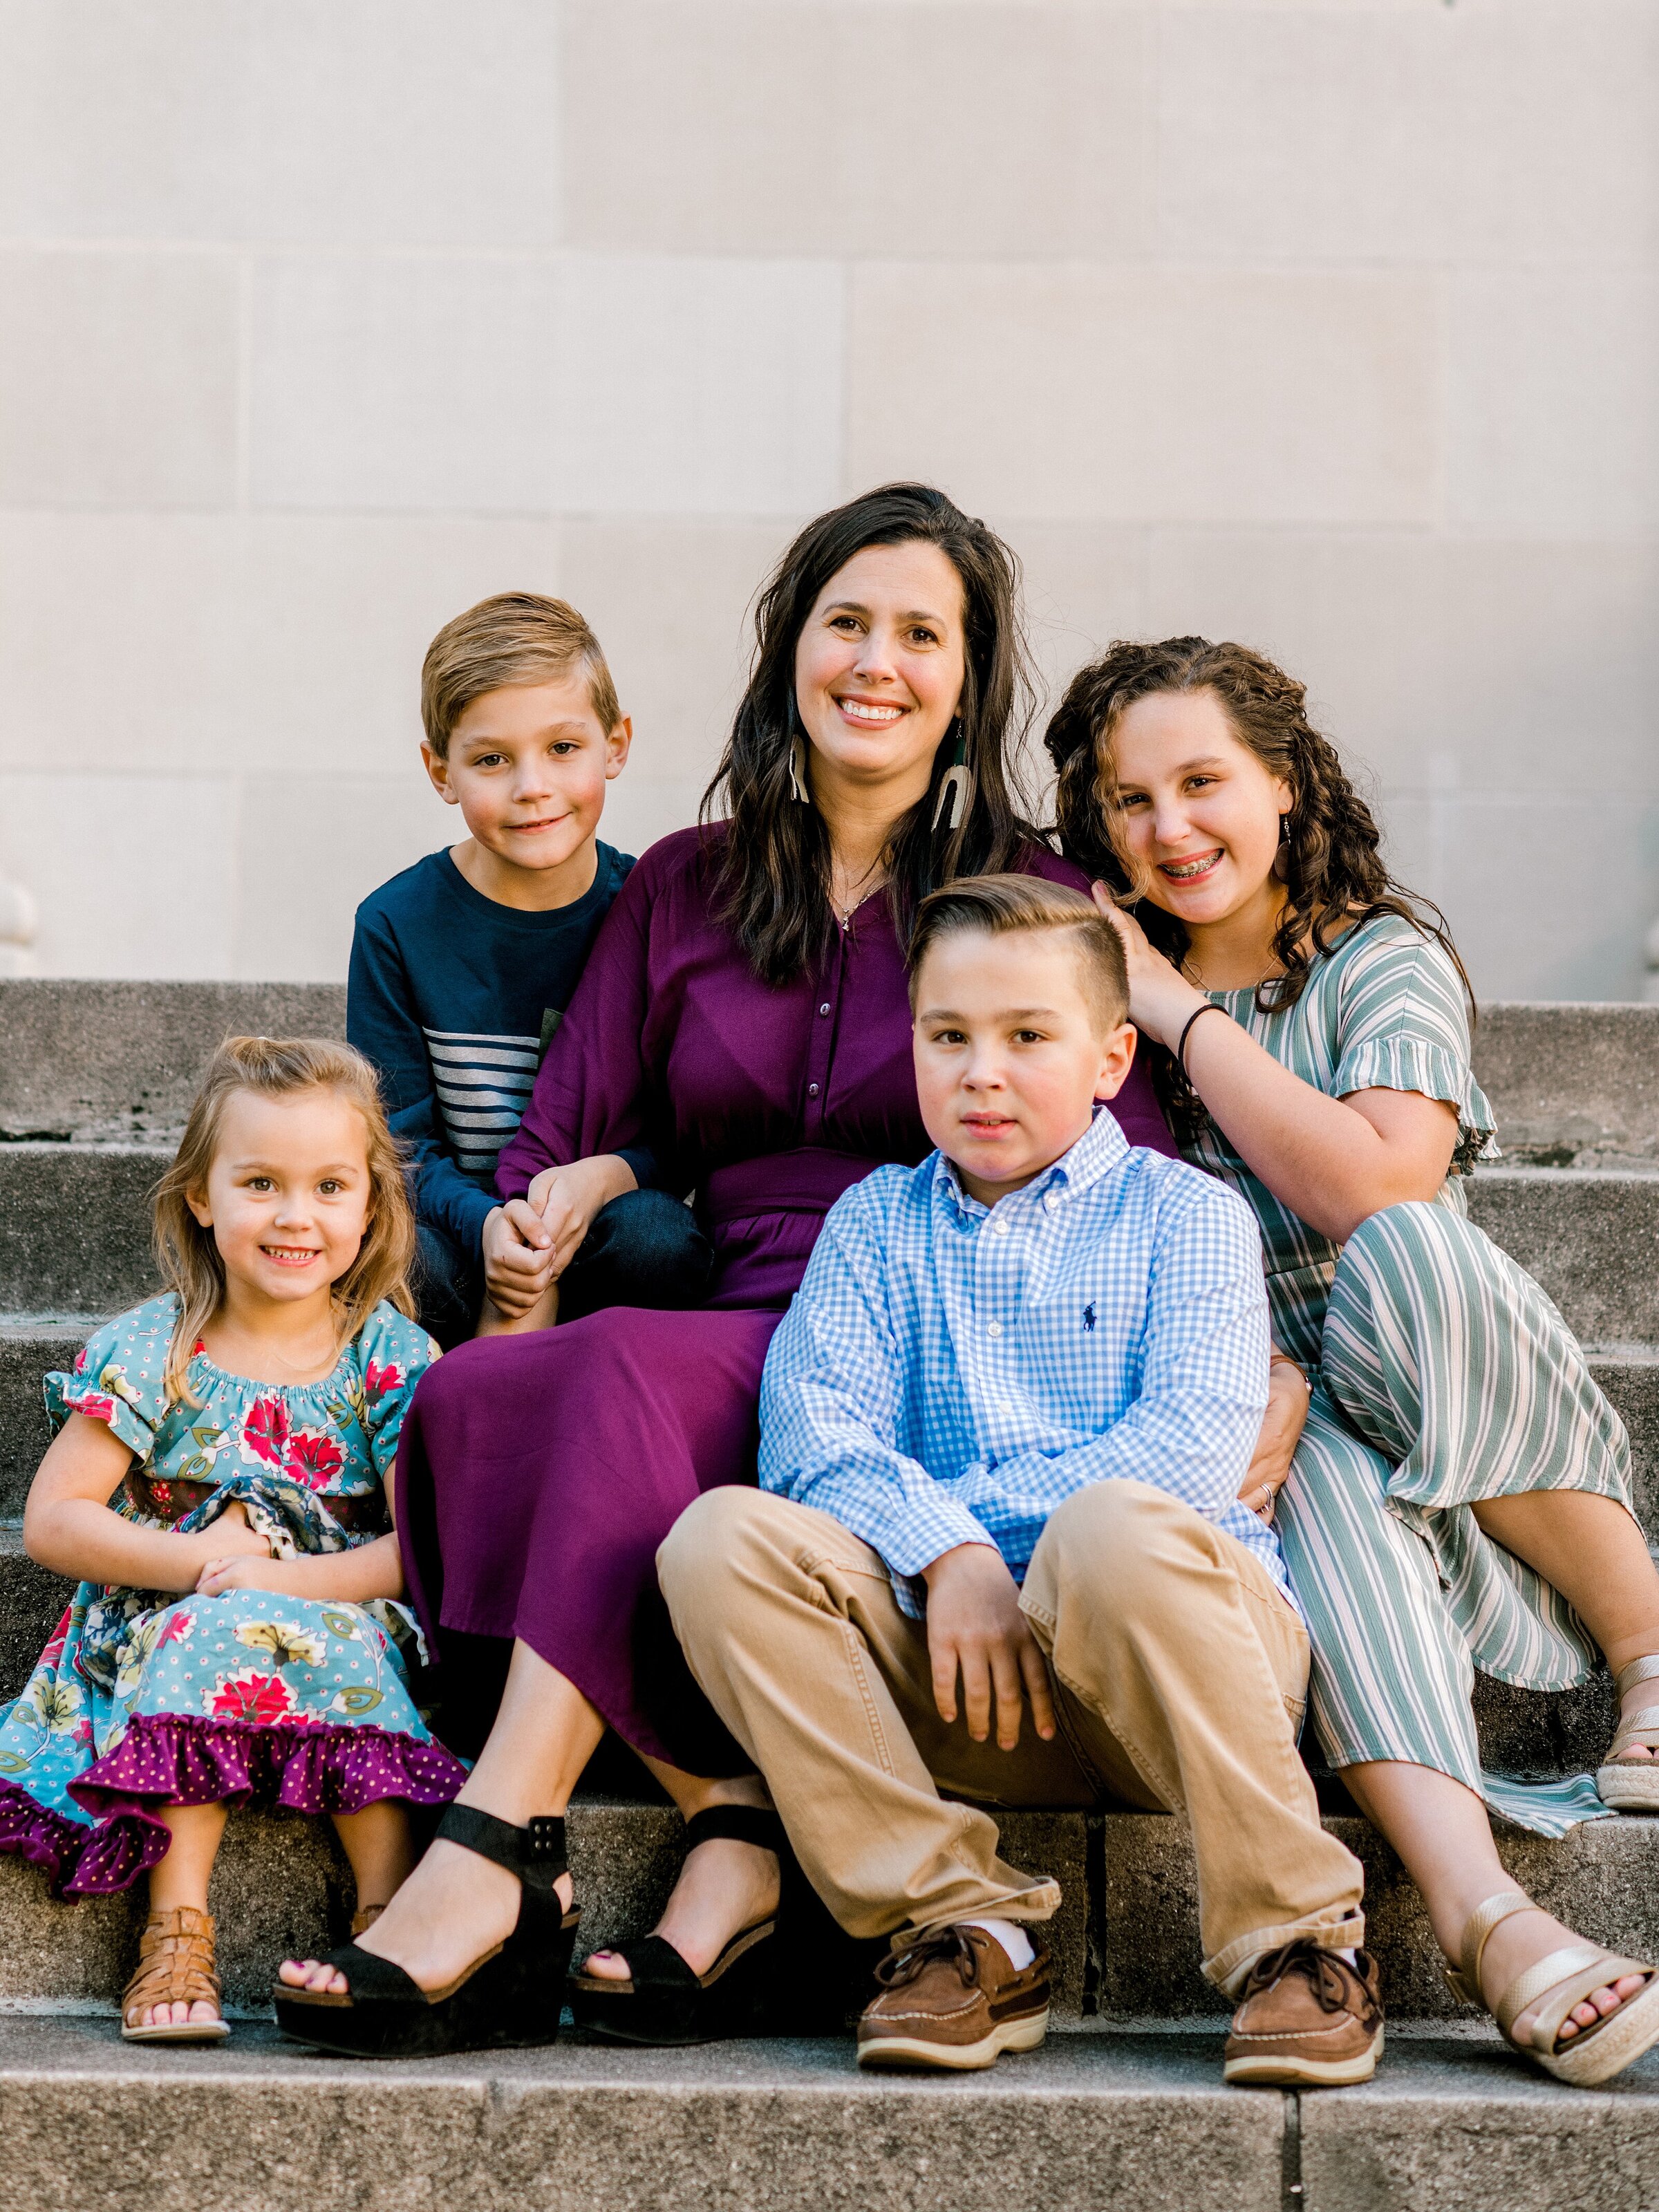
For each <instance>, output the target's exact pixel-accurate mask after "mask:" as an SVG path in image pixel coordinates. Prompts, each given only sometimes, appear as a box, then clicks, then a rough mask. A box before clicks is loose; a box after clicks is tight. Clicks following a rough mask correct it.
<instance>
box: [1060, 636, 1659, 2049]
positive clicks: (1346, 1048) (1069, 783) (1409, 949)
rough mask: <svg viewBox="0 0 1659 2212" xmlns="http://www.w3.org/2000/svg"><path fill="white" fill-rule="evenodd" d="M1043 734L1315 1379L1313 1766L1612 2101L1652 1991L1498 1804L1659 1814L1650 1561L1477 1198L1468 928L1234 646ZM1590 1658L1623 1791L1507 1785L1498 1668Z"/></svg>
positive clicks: (1135, 650)
mask: <svg viewBox="0 0 1659 2212" xmlns="http://www.w3.org/2000/svg"><path fill="white" fill-rule="evenodd" d="M1047 743H1048V750H1049V752H1050V754H1051V755H1052V757H1053V758H1054V764H1055V766H1056V768H1057V769H1059V771H1060V794H1059V811H1060V828H1061V834H1062V838H1063V841H1064V843H1065V848H1066V852H1067V853H1068V854H1070V855H1071V856H1072V857H1073V858H1074V859H1076V860H1080V861H1082V862H1083V863H1084V864H1085V866H1088V867H1089V869H1090V870H1091V873H1092V874H1094V875H1095V876H1097V878H1101V879H1102V881H1101V883H1100V884H1097V897H1099V898H1100V900H1101V902H1102V904H1103V906H1105V907H1106V908H1108V910H1109V911H1110V912H1112V913H1113V914H1114V915H1115V916H1116V920H1117V923H1118V927H1119V929H1120V932H1121V935H1122V937H1123V940H1124V945H1125V950H1126V951H1127V956H1128V964H1129V978H1130V985H1131V992H1132V1002H1131V1013H1132V1017H1133V1019H1134V1021H1135V1022H1136V1023H1137V1024H1139V1027H1140V1029H1141V1030H1143V1031H1144V1032H1145V1033H1146V1035H1147V1036H1149V1037H1150V1038H1152V1040H1154V1041H1155V1042H1157V1043H1158V1044H1161V1045H1163V1046H1164V1047H1165V1048H1166V1049H1167V1051H1168V1052H1169V1053H1170V1054H1173V1055H1174V1060H1173V1062H1172V1063H1166V1066H1170V1077H1169V1083H1170V1090H1171V1091H1172V1093H1173V1096H1172V1098H1171V1101H1170V1104H1171V1109H1172V1110H1171V1121H1172V1126H1174V1127H1175V1128H1176V1135H1177V1138H1178V1139H1179V1140H1180V1141H1181V1144H1182V1151H1183V1152H1184V1153H1185V1156H1186V1157H1187V1158H1188V1159H1190V1160H1192V1161H1194V1162H1195V1163H1196V1164H1199V1165H1200V1166H1202V1167H1205V1168H1207V1169H1208V1170H1211V1172H1212V1173H1213V1174H1216V1175H1218V1176H1221V1177H1222V1178H1223V1179H1224V1180H1225V1181H1226V1182H1231V1183H1232V1184H1233V1186H1234V1187H1235V1188H1237V1190H1239V1191H1240V1192H1241V1193H1242V1194H1243V1196H1244V1197H1245V1198H1247V1199H1248V1200H1249V1201H1250V1203H1251V1204H1252V1205H1253V1206H1254V1207H1255V1212H1256V1215H1257V1218H1258V1219H1259V1220H1260V1222H1261V1234H1262V1243H1263V1246H1264V1248H1265V1253H1266V1261H1267V1278H1268V1293H1269V1297H1270V1300H1271V1303H1272V1308H1273V1323H1274V1337H1275V1340H1276V1342H1277V1343H1278V1344H1279V1346H1281V1347H1283V1348H1284V1349H1285V1351H1287V1352H1289V1353H1290V1354H1291V1356H1292V1357H1293V1358H1295V1359H1296V1360H1297V1363H1298V1364H1301V1365H1302V1366H1303V1368H1304V1371H1305V1373H1306V1375H1307V1377H1308V1381H1309V1385H1310V1405H1309V1409H1308V1422H1307V1427H1306V1429H1305V1431H1304V1435H1303V1440H1302V1443H1301V1445H1300V1446H1299V1448H1298V1449H1297V1455H1296V1459H1295V1462H1294V1467H1293V1470H1292V1473H1291V1478H1290V1480H1289V1482H1288V1483H1287V1485H1286V1486H1285V1491H1284V1493H1283V1497H1282V1498H1281V1500H1280V1502H1279V1532H1280V1534H1281V1537H1282V1539H1283V1541H1284V1546H1285V1556H1286V1559H1287V1560H1288V1561H1289V1564H1290V1567H1291V1575H1292V1577H1293V1578H1294V1581H1295V1583H1296V1587H1297V1594H1298V1595H1299V1596H1300V1598H1301V1600H1302V1602H1303V1605H1304V1608H1305V1610H1306V1613H1307V1616H1308V1624H1309V1629H1310V1635H1311V1638H1312V1643H1313V1655H1314V1656H1313V1677H1312V1698H1311V1702H1312V1708H1313V1713H1314V1717H1315V1722H1316V1727H1317V1729H1318V1733H1319V1735H1320V1738H1321V1740H1322V1745H1323V1747H1324V1749H1325V1750H1326V1752H1327V1753H1328V1755H1329V1757H1330V1759H1331V1761H1332V1763H1333V1764H1334V1765H1336V1766H1338V1767H1340V1769H1341V1770H1342V1778H1343V1780H1344V1782H1345V1783H1346V1785H1347V1787H1348V1789H1349V1790H1350V1792H1351V1793H1352V1796H1353V1797H1354V1799H1355V1800H1356V1802H1358V1804H1359V1806H1360V1807H1361V1808H1362V1809H1363V1810H1364V1813H1365V1814H1367V1815H1368V1816H1369V1818H1370V1820H1371V1821H1372V1822H1373V1823H1374V1825H1375V1826H1376V1827H1377V1828H1379V1829H1380V1830H1381V1831H1382V1832H1383V1835H1384V1836H1385V1837H1386V1838H1388V1840H1389V1843H1390V1844H1393V1846H1394V1847H1395V1850H1397V1851H1398V1852H1399V1854H1400V1856H1401V1858H1402V1859H1403V1860H1404V1862H1405V1863H1406V1865H1407V1868H1408V1869H1410V1871H1411V1873H1412V1875H1413V1878H1414V1879H1415V1880H1416V1881H1417V1883H1418V1885H1419V1888H1420V1889H1421V1891H1422V1893H1423V1896H1424V1899H1425V1903H1426V1905H1427V1907H1428V1911H1429V1917H1430V1919H1431V1923H1432V1924H1433V1927H1434V1931H1435V1934H1436V1936H1437V1938H1438V1940H1439V1942H1440V1945H1441V1948H1442V1949H1443V1951H1444V1952H1445V1953H1446V1954H1447V1956H1448V1958H1449V1960H1455V1961H1456V1962H1457V1972H1456V1978H1455V1979H1454V1984H1453V1985H1454V1988H1455V1989H1456V1990H1457V1993H1458V1994H1459V1995H1460V1996H1461V1995H1467V1996H1468V1997H1469V1998H1470V1999H1471V2000H1474V2001H1477V2002H1481V2003H1483V2004H1486V2005H1489V2006H1490V2007H1491V2008H1492V2010H1493V2011H1494V2012H1495V2013H1496V2014H1497V2016H1498V2022H1499V2025H1500V2027H1502V2028H1503V2029H1504V2033H1505V2034H1506V2035H1508V2036H1509V2038H1510V2041H1511V2042H1512V2043H1514V2044H1515V2045H1516V2046H1517V2047H1519V2048H1522V2049H1524V2050H1525V2051H1527V2052H1528V2055H1529V2056H1530V2057H1533V2058H1534V2059H1535V2060H1536V2061H1537V2062H1538V2063H1540V2064H1541V2065H1542V2066H1543V2067H1544V2068H1545V2069H1546V2070H1547V2071H1548V2072H1550V2073H1552V2074H1554V2075H1558V2076H1559V2077H1560V2078H1562V2079H1564V2080H1567V2081H1579V2082H1589V2081H1602V2080H1605V2079H1607V2077H1608V2076H1609V2075H1612V2074H1614V2073H1617V2072H1619V2071H1620V2070H1621V2069H1622V2068H1624V2067H1625V2066H1626V2065H1628V2064H1629V2063H1631V2061H1632V2059H1633V2058H1635V2057H1637V2056H1638V2054H1639V2053H1640V2052H1641V2051H1644V2050H1646V2049H1647V2048H1648V2047H1649V2046H1650V2045H1651V2044H1653V2043H1655V2042H1656V2041H1659V1975H1656V1973H1655V1970H1654V1969H1653V1968H1652V1967H1651V1966H1646V1965H1644V1964H1643V1963H1642V1962H1640V1961H1637V1960H1627V1959H1620V1958H1618V1957H1615V1956H1614V1955H1613V1954H1611V1953H1609V1952H1606V1951H1602V1950H1601V1949H1599V1948H1596V1947H1595V1946H1592V1945H1589V1944H1586V1943H1583V1942H1580V1940H1579V1939H1578V1938H1577V1936H1574V1935H1573V1934H1572V1933H1571V1931H1570V1930H1569V1929H1565V1928H1564V1927H1562V1926H1561V1925H1560V1924H1559V1923H1558V1922H1556V1921H1554V1920H1553V1919H1552V1918H1551V1917H1550V1916H1549V1915H1548V1914H1547V1913H1546V1912H1544V1911H1541V1910H1539V1909H1538V1908H1536V1907H1534V1906H1533V1905H1531V1904H1530V1902H1529V1900H1528V1899H1527V1898H1526V1897H1525V1896H1524V1895H1523V1894H1522V1893H1521V1892H1519V1891H1517V1890H1516V1888H1515V1887H1514V1885H1513V1884H1512V1883H1511V1882H1510V1880H1509V1879H1508V1877H1507V1876H1506V1875H1505V1874H1504V1869H1503V1866H1502V1864H1501V1863H1500V1862H1499V1860H1498V1854H1497V1850H1496V1849H1495V1847H1494V1844H1493V1841H1492V1828H1491V1824H1490V1820H1489V1814H1488V1808H1490V1810H1491V1811H1493V1812H1496V1813H1498V1814H1501V1815H1502V1816H1503V1817H1504V1818H1505V1819H1506V1820H1510V1821H1512V1822H1515V1823H1516V1824H1517V1825H1519V1826H1522V1827H1526V1828H1530V1829H1532V1830H1534V1832H1537V1833H1540V1834H1542V1835H1548V1836H1559V1835H1561V1834H1563V1833H1565V1831H1566V1829H1567V1828H1569V1827H1570V1826H1572V1825H1573V1824H1574V1823H1575V1822H1576V1821H1578V1820H1585V1819H1591V1818H1595V1817H1597V1816H1599V1815H1601V1814H1606V1813H1607V1811H1608V1810H1609V1809H1611V1808H1627V1809H1630V1810H1638V1809H1641V1810H1651V1809H1654V1808H1656V1807H1659V1763H1656V1760H1655V1758H1654V1756H1653V1754H1654V1753H1655V1751H1656V1749H1659V1725H1656V1724H1659V1711H1645V1710H1644V1708H1646V1707H1649V1706H1651V1705H1656V1704H1659V1692H1656V1690H1655V1688H1654V1687H1653V1683H1654V1680H1655V1678H1659V1573H1656V1571H1655V1568H1654V1565H1653V1562H1652V1560H1651V1559H1650V1557H1649V1554H1648V1549H1647V1545H1646V1541H1645V1540H1644V1536H1643V1534H1642V1531H1641V1529H1640V1528H1639V1527H1638V1523H1637V1522H1636V1520H1635V1518H1634V1516H1633V1514H1632V1509H1631V1496H1630V1451H1629V1444H1628V1442H1627V1439H1626V1436H1625V1432H1624V1429H1623V1427H1622V1425H1621V1424H1620V1420H1619V1419H1618V1416H1617V1415H1616V1414H1615V1413H1613V1409H1612V1407H1610V1406H1609V1405H1608V1404H1607V1401H1606V1399H1605V1398H1604V1397H1603V1396H1602V1395H1601V1392H1600V1391H1599V1390H1598V1389H1597V1388H1596V1386H1595V1383H1594V1382H1593V1381H1592V1380H1591V1378H1590V1376H1589V1371H1588V1370H1587V1368H1586V1366H1585V1364H1584V1360H1583V1354H1582V1353H1581V1352H1580V1350H1579V1348H1578V1346H1577V1343H1576V1342H1575V1341H1574V1340H1573V1338H1572V1337H1571V1334H1569V1332H1568V1330H1567V1328H1566V1326H1565V1323H1564V1322H1563V1321H1562V1319H1561V1316H1560V1315H1559V1313H1558V1312H1557V1311H1556V1310H1555V1308H1554V1307H1553V1305H1552V1304H1550V1302H1549V1300H1548V1299H1547V1297H1545V1295H1544V1293H1543V1291H1541V1290H1540V1288H1539V1287H1538V1285H1536V1284H1535V1283H1534V1281H1533V1280H1532V1279H1531V1278H1530V1277H1529V1276H1528V1275H1527V1274H1525V1273H1522V1270H1521V1269H1520V1268H1519V1267H1516V1265H1515V1264H1514V1262H1513V1261H1510V1260H1509V1259H1508V1258H1506V1257H1505V1255H1504V1254H1503V1253H1502V1252H1500V1251H1499V1250H1498V1248H1497V1246H1496V1245H1494V1244H1493V1243H1491V1242H1490V1240H1489V1239H1488V1238H1487V1237H1486V1236H1484V1235H1483V1234H1482V1232H1481V1231H1480V1230H1479V1229H1477V1228H1475V1227H1474V1225H1473V1224H1472V1223H1471V1222H1470V1221H1469V1219H1468V1207H1467V1203H1466V1200H1465V1197H1464V1182H1463V1179H1464V1178H1465V1177H1467V1176H1468V1174H1469V1173H1470V1172H1471V1171H1472V1170H1473V1167H1474V1162H1475V1161H1476V1160H1477V1159H1479V1158H1495V1157H1496V1148H1495V1146H1493V1144H1492V1113H1491V1109H1490V1108H1489V1107H1488V1105H1487V1103H1486V1099H1485V1098H1484V1097H1482V1095H1481V1093H1480V1089H1479V1087H1478V1085H1476V1084H1475V1081H1474V1076H1473V1074H1472V1073H1471V1071H1470V1066H1469V1001H1468V987H1467V981H1466V979H1465V977H1464V975H1463V971H1462V965H1461V963H1460V962H1459V961H1458V958H1457V955H1456V953H1455V950H1454V949H1453V946H1452V944H1451V941H1450V939H1449V935H1448V934H1447V932H1446V929H1445V927H1444V924H1443V921H1442V920H1441V918H1440V916H1439V915H1438V914H1437V912H1436V911H1435V910H1434V909H1433V908H1429V907H1427V906H1426V905H1425V902H1421V901H1419V900H1417V899H1414V898H1413V897H1412V896H1411V895H1410V894H1408V893H1407V892H1404V891H1403V890H1401V887H1400V886H1399V885H1397V884H1395V883H1393V882H1392V880H1391V879H1390V878H1389V876H1388V874H1387V872H1386V871H1385V870H1384V868H1383V864H1382V861H1381V860H1380V859H1379V857H1378V853H1377V844H1378V837H1377V831H1376V824H1375V823H1374V822H1373V821H1372V818H1371V816H1370V812H1369V811H1368V809H1367V808H1366V807H1365V805H1364V803H1363V801H1362V800H1361V799H1359V797H1358V794H1357V793H1355V791H1354V789H1353V787H1352V784H1351V783H1350V782H1349V781H1348V778H1347V776H1346V775H1345V774H1344V772H1343V769H1342V766H1341V763H1340V760H1339V759H1338V757H1337V755H1336V753H1335V751H1334V749H1333V748H1332V746H1331V745H1330V744H1328V742H1327V740H1326V739H1325V738H1322V737H1321V736H1320V735H1319V734H1318V733H1317V732H1316V731H1315V730H1314V729H1312V728H1311V727H1310V725H1309V722H1308V720H1307V716H1306V708H1305V699H1304V690H1303V687H1302V686H1301V685H1300V684H1297V683H1296V682H1295V681H1293V680H1292V679H1291V678H1290V677H1288V676H1286V675H1285V674H1284V672H1283V671H1281V670H1279V669H1278V668H1276V667H1274V666H1273V664H1272V663H1271V662H1269V661H1267V660H1265V659H1262V658H1261V655H1259V654H1257V653H1251V652H1249V651H1247V650H1246V649H1245V648H1243V647H1240V646H1237V645H1212V644H1211V643H1209V642H1208V641H1206V640H1205V639H1202V638H1176V639H1170V640H1168V641H1165V642H1164V643H1163V644H1160V645H1116V646H1114V647H1111V648H1110V650H1109V652H1108V653H1105V654H1104V655H1103V657H1102V659H1099V660H1097V662H1095V663H1094V664H1092V665H1091V666H1089V667H1087V668H1085V669H1084V670H1083V671H1081V673H1080V674H1079V676H1077V677H1076V678H1074V679H1073V683H1072V684H1071V687H1070V689H1069V690H1067V692H1066V697H1065V700H1064V701H1063V702H1062V704H1061V706H1060V710H1059V712H1058V714H1056V716H1055V718H1054V722H1053V724H1052V725H1051V726H1050V728H1049V731H1048V739H1047ZM1108 892H1110V893H1111V894H1112V895H1113V896H1108ZM1115 900H1121V902H1122V906H1121V908H1120V907H1119V906H1118V905H1117V904H1115V902H1114V901H1115ZM1210 1013H1215V1014H1217V1015H1218V1017H1220V1018H1218V1019H1216V1020H1213V1021H1210V1020H1206V1019H1203V1018H1202V1017H1203V1016H1205V1015H1207V1014H1210ZM1598 1654H1599V1655H1601V1656H1605V1657H1606V1659H1607V1663H1608V1665H1609V1666H1610V1667H1611V1668H1612V1669H1613V1672H1614V1674H1615V1675H1616V1676H1617V1678H1618V1681H1619V1687H1620V1696H1621V1700H1622V1708H1623V1710H1622V1713H1621V1723H1620V1730H1619V1733H1618V1735H1616V1736H1615V1738H1614V1741H1613V1744H1612V1746H1611V1747H1610V1749H1609V1752H1608V1754H1607V1761H1606V1763H1605V1764H1604V1765H1602V1767H1601V1771H1600V1773H1599V1775H1598V1776H1597V1777H1596V1778H1595V1779H1594V1780H1592V1778H1590V1777H1589V1775H1583V1776H1579V1777H1577V1778H1571V1779H1569V1780H1566V1781H1564V1782H1557V1783H1552V1784H1541V1785H1532V1786H1528V1785H1523V1784H1518V1783H1516V1782H1513V1781H1509V1780H1505V1779H1503V1778H1498V1777H1496V1776H1493V1775H1489V1774H1485V1773H1483V1772H1482V1771H1481V1766H1480V1752H1479V1747H1478V1745H1477V1742H1476V1738H1475V1726H1474V1714H1473V1711H1472V1709H1471V1705H1470V1693H1471V1691H1472V1688H1473V1683H1474V1668H1480V1669H1481V1670H1482V1671H1483V1672H1484V1673H1486V1674H1492V1675H1494V1676H1495V1677H1496V1678H1497V1679H1498V1680H1500V1681H1505V1682H1516V1683H1521V1684H1523V1685H1525V1686H1528V1687H1529V1688H1533V1689H1541V1690H1561V1689H1565V1688H1567V1687H1569V1686H1571V1684H1573V1683H1575V1682H1577V1681H1580V1680H1583V1677H1584V1676H1585V1674H1587V1673H1588V1672H1589V1669H1590V1668H1592V1667H1593V1666H1594V1664H1595V1661H1596V1658H1597V1656H1598Z"/></svg>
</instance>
